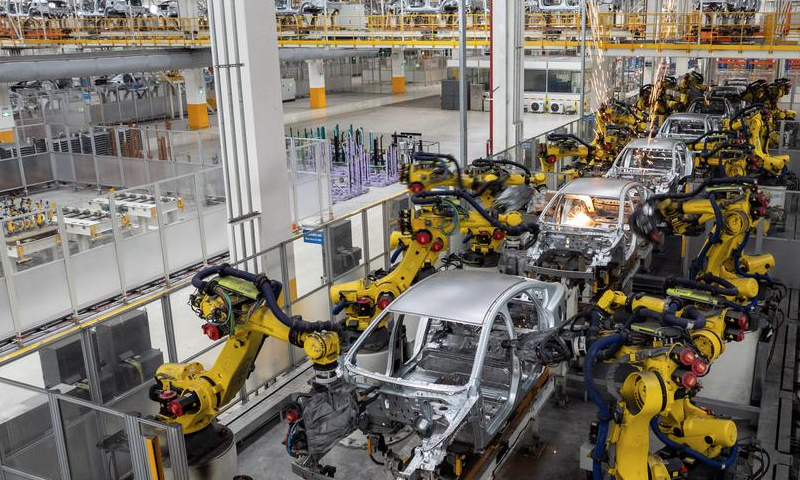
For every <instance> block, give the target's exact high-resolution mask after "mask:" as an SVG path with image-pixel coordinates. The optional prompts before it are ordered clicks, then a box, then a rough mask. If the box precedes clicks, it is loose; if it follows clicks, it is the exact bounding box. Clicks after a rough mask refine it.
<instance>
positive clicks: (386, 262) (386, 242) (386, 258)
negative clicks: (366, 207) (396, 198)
mask: <svg viewBox="0 0 800 480" xmlns="http://www.w3.org/2000/svg"><path fill="white" fill-rule="evenodd" d="M389 202H391V200H388V201H387V200H384V201H383V202H382V203H381V208H382V209H383V212H382V213H383V215H382V216H383V225H382V228H383V268H385V269H386V270H387V271H388V270H389V268H390V267H391V266H392V265H391V261H390V259H391V252H390V251H389V249H391V248H392V245H391V242H390V237H391V233H392V232H391V231H390V230H389V224H390V223H391V222H390V220H389V205H390V204H389Z"/></svg>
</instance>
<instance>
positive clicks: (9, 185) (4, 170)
mask: <svg viewBox="0 0 800 480" xmlns="http://www.w3.org/2000/svg"><path fill="white" fill-rule="evenodd" d="M18 188H22V175H20V171H19V161H18V159H16V158H9V159H6V160H0V192H5V191H8V190H16V189H18Z"/></svg>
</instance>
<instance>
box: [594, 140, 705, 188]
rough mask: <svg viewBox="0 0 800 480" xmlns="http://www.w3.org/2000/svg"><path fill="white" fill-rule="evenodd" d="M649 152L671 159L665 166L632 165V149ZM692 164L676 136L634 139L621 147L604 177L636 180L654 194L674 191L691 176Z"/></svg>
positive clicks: (689, 152)
mask: <svg viewBox="0 0 800 480" xmlns="http://www.w3.org/2000/svg"><path fill="white" fill-rule="evenodd" d="M636 151H651V152H653V153H659V154H661V156H662V157H665V158H670V159H671V162H670V164H669V166H668V167H667V166H665V165H663V164H662V165H658V166H656V165H653V166H650V167H648V166H644V165H641V164H639V165H633V164H632V162H634V159H633V158H632V157H633V155H632V154H633V152H636ZM693 166H694V159H693V157H692V152H691V151H690V150H689V149H688V148H687V147H686V144H685V143H683V141H682V140H679V139H675V138H659V137H657V138H637V139H635V140H632V141H631V142H630V143H628V144H627V145H626V146H625V148H623V149H622V151H621V152H620V154H619V155H617V158H616V159H615V160H614V163H613V164H612V165H611V168H610V169H609V170H608V172H606V175H605V176H606V177H607V178H619V179H627V180H635V181H637V182H639V183H641V184H642V185H644V186H645V187H647V188H648V189H650V190H651V191H653V192H655V193H667V192H674V191H676V189H677V188H678V185H679V184H680V183H681V182H682V181H684V180H686V179H687V178H690V177H691V175H692V170H693Z"/></svg>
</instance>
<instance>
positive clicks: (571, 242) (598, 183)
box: [523, 178, 652, 288]
mask: <svg viewBox="0 0 800 480" xmlns="http://www.w3.org/2000/svg"><path fill="white" fill-rule="evenodd" d="M581 196H583V197H587V198H590V199H592V202H594V201H595V200H596V199H598V200H602V201H615V200H616V201H617V202H619V203H618V213H617V218H616V220H615V222H614V227H613V229H607V228H595V227H591V226H569V225H563V224H561V223H559V222H554V221H550V220H548V218H547V214H548V212H550V211H551V210H554V209H556V208H557V207H558V204H559V202H561V201H562V199H564V198H568V197H581ZM649 196H650V191H649V190H648V189H646V188H645V187H644V186H643V185H642V184H640V183H638V182H634V181H630V180H621V179H611V178H578V179H576V180H573V181H572V182H570V183H568V184H567V185H565V186H564V187H562V188H561V189H560V190H559V191H558V192H556V194H555V195H554V196H553V198H551V199H550V201H549V202H548V203H547V205H546V206H545V208H544V210H543V213H542V215H541V216H540V217H539V235H538V238H537V240H536V242H535V243H534V244H533V246H531V247H530V248H529V249H528V251H527V256H526V263H525V266H524V267H523V269H524V271H525V273H526V274H527V275H528V276H532V277H536V276H541V277H544V278H552V279H556V278H560V279H571V280H573V281H579V282H589V281H594V280H596V279H597V278H598V277H599V273H600V270H606V271H608V269H609V268H615V269H619V275H618V276H616V279H617V280H618V281H619V282H620V283H621V285H620V286H619V287H618V288H623V287H624V286H625V285H627V284H628V282H629V280H630V279H631V278H632V276H633V275H634V274H635V273H636V272H637V271H638V270H639V267H640V265H641V262H642V261H647V260H649V258H650V255H651V253H652V246H651V245H650V244H649V243H647V242H642V241H641V240H640V239H639V238H638V237H637V236H636V234H635V233H633V232H632V231H631V230H630V228H629V226H628V225H627V220H628V216H629V215H630V213H631V212H632V211H633V209H634V208H635V205H633V202H634V200H636V201H640V202H643V201H644V200H646V199H647V198H648V197H649ZM629 201H630V202H632V204H631V208H629V209H626V207H625V203H626V202H629ZM626 210H629V211H627V212H626ZM553 253H564V254H573V255H575V256H582V257H583V258H584V259H585V260H586V261H585V263H586V268H584V269H582V270H575V269H568V268H563V267H559V268H553V267H547V266H542V265H541V261H542V260H543V259H545V258H547V257H548V256H550V255H552V254H553ZM555 258H558V257H557V256H556V257H555Z"/></svg>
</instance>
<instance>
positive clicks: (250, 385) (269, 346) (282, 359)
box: [245, 312, 308, 390]
mask: <svg viewBox="0 0 800 480" xmlns="http://www.w3.org/2000/svg"><path fill="white" fill-rule="evenodd" d="M292 314H293V315H296V314H295V313H294V312H292ZM306 318H308V317H306ZM289 348H290V346H289V345H288V344H287V343H286V342H284V341H282V340H278V339H275V338H267V339H266V340H265V341H264V346H263V347H262V348H261V351H260V352H258V357H256V362H255V369H254V370H253V371H252V373H251V374H250V376H249V377H247V380H246V381H245V386H246V387H247V389H248V390H252V389H254V388H257V387H259V386H261V385H264V384H265V383H266V382H268V381H270V380H272V379H274V378H275V377H277V376H278V375H280V374H281V373H283V372H285V371H286V370H288V369H289V367H291V366H292V361H291V357H290V356H289ZM295 358H299V357H295Z"/></svg>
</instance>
